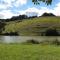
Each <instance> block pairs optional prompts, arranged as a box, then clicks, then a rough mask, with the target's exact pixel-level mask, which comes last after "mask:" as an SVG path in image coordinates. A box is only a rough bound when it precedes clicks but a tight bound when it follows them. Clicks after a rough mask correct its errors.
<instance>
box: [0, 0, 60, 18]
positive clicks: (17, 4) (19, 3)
mask: <svg viewBox="0 0 60 60" xmlns="http://www.w3.org/2000/svg"><path fill="white" fill-rule="evenodd" d="M44 12H47V13H53V14H55V15H56V16H60V0H53V1H52V4H51V5H48V6H47V5H46V4H45V3H43V2H41V3H40V5H34V4H33V3H32V0H0V19H7V18H11V17H12V16H18V15H22V14H26V15H28V16H30V15H33V14H34V15H37V16H41V15H42V14H43V13H44Z"/></svg>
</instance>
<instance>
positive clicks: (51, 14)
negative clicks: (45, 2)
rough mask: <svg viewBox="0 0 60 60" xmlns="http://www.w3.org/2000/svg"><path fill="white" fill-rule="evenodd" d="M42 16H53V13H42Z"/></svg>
mask: <svg viewBox="0 0 60 60" xmlns="http://www.w3.org/2000/svg"><path fill="white" fill-rule="evenodd" d="M42 16H55V15H54V14H53V13H43V14H42Z"/></svg>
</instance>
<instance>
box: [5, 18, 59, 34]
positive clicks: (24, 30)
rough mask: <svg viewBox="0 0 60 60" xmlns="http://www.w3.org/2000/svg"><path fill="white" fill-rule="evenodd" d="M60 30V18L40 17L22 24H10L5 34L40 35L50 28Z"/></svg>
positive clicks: (16, 22) (6, 27)
mask: <svg viewBox="0 0 60 60" xmlns="http://www.w3.org/2000/svg"><path fill="white" fill-rule="evenodd" d="M53 27H54V28H57V29H58V30H59V29H60V17H40V18H33V19H25V20H24V21H22V22H18V21H15V22H14V21H13V22H8V23H7V25H6V26H5V31H4V32H15V31H17V32H18V33H19V34H20V35H39V34H40V32H41V31H45V30H47V29H48V28H53Z"/></svg>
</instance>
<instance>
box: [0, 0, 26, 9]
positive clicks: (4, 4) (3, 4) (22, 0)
mask: <svg viewBox="0 0 60 60" xmlns="http://www.w3.org/2000/svg"><path fill="white" fill-rule="evenodd" d="M26 3H27V0H0V9H8V8H11V7H14V6H15V7H19V6H22V5H24V4H26Z"/></svg>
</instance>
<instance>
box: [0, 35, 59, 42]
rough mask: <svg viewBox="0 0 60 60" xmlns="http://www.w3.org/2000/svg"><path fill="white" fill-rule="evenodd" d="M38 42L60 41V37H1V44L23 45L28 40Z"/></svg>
mask: <svg viewBox="0 0 60 60" xmlns="http://www.w3.org/2000/svg"><path fill="white" fill-rule="evenodd" d="M32 39H33V40H37V41H39V42H42V41H45V40H49V41H53V40H56V39H57V40H59V41H60V37H59V36H58V37H57V36H56V37H53V36H52V37H51V36H48V37H47V36H0V43H21V42H26V41H27V40H32Z"/></svg>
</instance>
